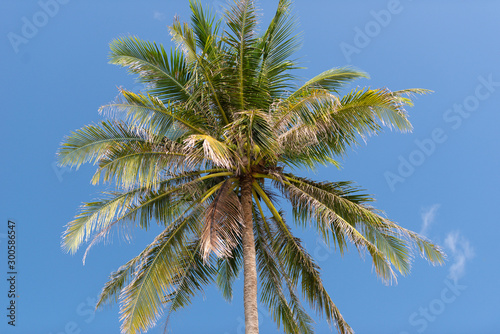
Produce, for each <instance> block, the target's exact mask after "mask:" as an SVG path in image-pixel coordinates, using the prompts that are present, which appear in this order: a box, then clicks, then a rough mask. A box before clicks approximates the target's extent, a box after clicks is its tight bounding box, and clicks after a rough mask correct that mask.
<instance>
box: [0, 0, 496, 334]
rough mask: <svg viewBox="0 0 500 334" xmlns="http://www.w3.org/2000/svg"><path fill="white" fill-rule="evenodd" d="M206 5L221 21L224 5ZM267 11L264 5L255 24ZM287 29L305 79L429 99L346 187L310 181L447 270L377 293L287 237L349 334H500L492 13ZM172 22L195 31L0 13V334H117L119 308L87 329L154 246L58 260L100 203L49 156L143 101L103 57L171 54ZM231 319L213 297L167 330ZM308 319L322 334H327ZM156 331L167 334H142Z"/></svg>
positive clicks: (62, 10) (89, 13) (124, 5)
mask: <svg viewBox="0 0 500 334" xmlns="http://www.w3.org/2000/svg"><path fill="white" fill-rule="evenodd" d="M204 2H205V3H207V4H210V5H212V6H213V7H214V8H215V9H217V10H219V9H220V8H221V5H222V4H223V3H224V2H223V1H209V0H207V1H204ZM276 3H277V1H274V0H273V1H265V3H264V1H261V2H260V3H259V5H260V7H261V8H262V11H261V14H262V20H263V21H264V22H268V20H269V18H270V16H271V15H272V13H273V11H274V8H275V6H276ZM49 4H52V5H49ZM54 4H56V5H54ZM295 12H296V13H297V16H298V19H299V22H300V25H299V26H300V28H299V29H300V30H302V31H303V39H304V43H303V48H302V49H301V51H300V52H299V56H300V59H301V61H302V63H303V65H304V66H306V67H307V69H306V70H303V71H302V72H301V73H300V75H301V76H303V77H304V78H305V79H306V78H310V77H312V76H314V75H315V74H317V73H319V72H321V71H323V70H326V69H329V68H331V67H337V66H344V65H352V66H355V67H357V68H360V69H363V70H364V71H366V72H368V73H369V74H370V75H371V79H369V80H368V79H367V80H359V81H358V82H356V83H355V85H359V86H370V87H388V88H389V89H392V90H398V89H404V88H413V87H419V88H427V89H431V90H433V91H434V93H433V94H431V95H426V96H421V97H419V98H418V99H417V100H416V103H415V107H413V108H411V109H410V110H409V112H410V115H411V121H412V123H413V125H414V131H413V132H412V133H410V134H400V133H396V132H390V131H386V132H385V133H384V134H382V135H380V136H379V137H374V138H370V139H369V140H368V142H367V145H366V146H360V147H358V148H356V149H355V150H353V151H352V152H351V153H350V154H349V155H348V157H346V159H345V160H344V161H343V167H342V169H341V170H337V169H335V168H333V167H330V168H322V169H319V170H318V171H316V172H315V174H314V175H312V177H314V178H315V179H318V180H332V181H337V180H355V181H357V182H358V183H359V184H360V185H361V186H362V187H364V188H365V189H367V190H368V192H369V193H372V194H374V195H375V196H376V198H377V199H378V201H377V203H376V206H377V208H380V209H383V210H384V211H385V212H386V213H387V215H388V216H389V217H390V218H391V219H393V220H395V221H397V222H399V223H400V224H402V225H403V226H405V227H407V228H410V229H412V230H414V231H417V232H421V233H423V234H425V235H426V236H428V237H429V238H431V239H432V240H433V241H435V242H436V243H438V244H440V245H441V246H442V247H443V248H444V249H445V251H446V252H447V254H448V260H447V264H446V266H442V267H433V266H431V265H429V264H428V263H427V262H426V261H425V260H422V259H420V258H416V259H415V262H414V266H413V268H412V273H411V275H410V276H408V277H399V280H398V284H397V285H392V286H386V285H384V284H383V283H382V282H381V281H380V280H379V279H377V278H376V276H375V274H374V272H372V269H371V264H370V261H369V259H368V258H367V259H366V260H363V259H362V258H360V257H359V256H358V254H357V253H356V251H355V249H354V248H353V247H351V251H350V253H349V254H347V255H346V256H344V257H343V258H341V257H340V256H339V255H338V254H337V253H335V252H332V251H328V250H327V249H326V248H325V247H324V246H323V245H322V244H321V243H320V242H318V241H317V238H316V236H315V235H314V234H312V233H310V232H308V231H301V230H299V229H298V228H297V229H296V233H297V234H298V235H300V236H301V237H302V238H303V240H304V242H305V243H306V245H307V248H308V249H309V251H310V252H311V253H312V254H314V255H315V256H316V258H317V260H318V263H319V264H320V265H321V267H322V268H323V279H324V282H325V285H326V286H327V288H328V290H329V292H330V294H331V296H332V297H333V299H334V301H335V302H336V304H337V306H338V307H339V308H340V310H341V312H342V313H343V315H344V317H345V318H346V319H347V321H348V322H349V323H350V325H351V326H352V327H353V328H354V330H355V331H356V332H357V333H396V334H405V333H408V334H410V333H411V334H413V333H429V334H430V333H455V334H460V333H464V334H465V333H484V334H487V333H498V332H499V331H500V325H499V324H498V320H495V319H498V314H497V313H498V310H499V309H500V305H499V303H500V302H499V300H500V299H499V297H500V294H499V292H498V289H497V283H498V277H499V276H500V269H499V260H498V256H499V255H500V254H499V253H500V252H499V248H498V242H497V235H498V234H499V232H500V227H499V224H498V223H499V221H498V219H499V218H498V214H496V213H495V212H496V209H497V208H498V203H497V202H498V199H497V196H498V191H497V189H499V186H500V182H499V177H498V170H499V167H500V150H499V149H498V143H499V142H500V131H498V124H500V114H499V113H498V108H499V107H498V106H499V105H500V62H499V59H500V39H499V38H498V32H499V31H500V20H498V13H500V3H499V2H497V1H474V2H472V1H444V0H443V1H439V2H437V1H423V0H421V1H416V0H415V1H411V0H400V1H392V0H391V1H349V2H347V1H326V0H325V1H316V0H314V1H302V0H299V1H296V4H295ZM174 15H179V16H180V17H181V19H183V20H188V18H189V13H188V5H187V1H175V2H174V1H156V0H149V1H144V2H139V1H120V2H118V1H102V2H97V1H95V2H83V1H75V0H64V1H63V0H58V1H56V0H41V1H28V0H26V1H22V2H21V1H14V0H4V1H2V2H1V3H0V21H1V22H2V24H1V26H0V59H1V60H2V61H1V62H0V73H1V74H2V75H1V76H0V88H1V89H0V91H1V96H2V108H1V110H2V122H1V125H0V126H1V131H0V133H1V136H2V142H3V143H4V144H3V145H2V146H1V156H2V163H1V164H0V182H1V183H0V184H1V190H2V191H1V195H0V196H1V200H0V214H1V220H0V268H1V269H0V276H1V277H2V279H1V280H0V296H1V297H0V309H1V310H2V311H1V314H0V319H2V320H0V332H1V333H17V334H21V333H22V334H24V333H27V334H28V333H39V334H60V333H67V334H70V333H94V334H100V333H119V320H118V318H119V314H118V307H116V306H114V307H110V308H107V309H104V310H102V311H99V312H97V313H95V314H94V313H93V311H92V310H93V304H94V303H95V297H96V296H97V294H98V292H99V291H100V289H101V288H102V286H103V284H104V283H105V282H106V280H107V277H108V275H109V273H110V272H111V271H113V270H115V269H116V268H118V267H119V266H120V265H121V264H123V263H125V262H126V261H127V260H128V259H130V258H131V257H132V256H133V255H135V254H137V252H138V251H139V250H141V249H142V247H144V246H145V245H146V244H147V243H149V242H150V241H151V240H152V239H153V237H154V233H155V232H157V231H155V230H152V231H148V232H144V231H137V232H136V233H135V238H134V241H132V242H131V243H127V242H125V241H120V240H118V239H116V240H114V242H113V244H111V245H100V246H98V247H95V249H93V250H92V251H91V253H90V255H89V257H88V258H87V263H86V265H85V266H83V265H82V261H81V259H82V255H83V252H79V253H78V254H77V255H75V256H70V255H68V254H65V253H64V252H63V251H62V250H61V248H60V236H61V233H62V232H63V230H64V225H65V224H66V223H67V222H68V221H70V220H71V219H72V218H73V216H74V214H75V213H76V212H77V208H78V206H79V204H80V203H81V202H82V201H88V200H90V199H92V198H93V197H94V196H95V195H97V193H98V192H99V188H96V187H93V186H91V185H90V184H89V180H90V176H91V175H92V172H93V168H92V167H91V166H84V167H83V168H81V169H80V170H79V171H75V170H69V169H66V168H59V167H57V165H56V164H55V161H56V158H55V152H56V150H57V148H58V145H59V143H60V142H61V141H62V139H63V137H64V136H65V135H67V134H69V132H70V131H72V130H75V129H77V128H80V127H81V126H83V125H85V124H89V123H92V122H96V121H98V120H99V119H100V116H99V115H98V113H97V109H98V108H99V106H101V105H103V104H105V103H107V102H109V101H111V100H113V99H114V97H115V96H116V94H117V87H119V86H123V87H126V88H128V89H135V90H137V89H139V86H138V84H137V83H135V82H134V78H133V77H132V76H129V75H127V73H126V71H125V70H124V69H121V68H118V67H116V66H112V65H109V64H107V54H108V44H109V42H110V41H111V40H112V39H113V38H116V37H119V36H122V35H128V34H134V35H137V36H139V37H141V38H143V39H147V40H154V41H156V42H161V43H164V44H165V45H167V46H170V45H171V42H170V38H169V36H168V32H167V29H166V27H167V25H168V24H170V23H171V22H172V18H173V16H174ZM8 219H11V220H14V221H15V222H16V224H17V243H18V253H17V260H18V265H17V266H18V267H17V271H18V275H17V295H18V298H17V322H16V327H15V328H12V327H11V326H9V325H7V317H6V314H7V310H6V307H7V306H8V302H9V299H8V298H7V296H6V295H7V293H6V292H7V291H8V285H7V279H6V278H7V263H6V261H7V249H6V247H7V239H6V234H7V220H8ZM241 288H242V282H241V280H239V281H237V283H236V289H237V290H238V291H240V290H241ZM242 319H243V310H242V295H241V292H239V293H237V294H235V297H234V300H233V302H232V303H231V304H227V303H225V302H224V301H223V299H222V297H221V296H220V293H219V292H218V291H217V290H216V289H215V288H209V289H207V290H206V293H205V296H204V297H203V296H200V298H197V299H196V300H195V301H194V303H193V305H192V306H190V307H189V308H187V309H185V310H182V311H180V312H179V313H177V314H175V315H174V316H173V317H172V319H171V323H170V329H171V330H172V332H173V333H196V332H198V333H199V332H203V333H220V334H239V333H241V330H242ZM315 319H316V321H317V325H316V329H317V332H318V333H327V332H329V329H328V325H327V324H326V322H325V321H324V320H322V319H320V318H317V317H316V318H315ZM260 320H261V332H263V333H264V332H265V333H275V332H276V333H278V332H277V331H276V327H275V325H274V324H273V322H272V320H271V318H270V317H269V315H268V314H267V313H266V312H265V310H264V309H262V312H261V314H260ZM162 330H163V322H162V321H160V322H159V324H158V326H157V327H156V328H155V329H153V330H151V331H150V333H161V332H162Z"/></svg>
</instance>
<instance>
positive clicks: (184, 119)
mask: <svg viewBox="0 0 500 334" xmlns="http://www.w3.org/2000/svg"><path fill="white" fill-rule="evenodd" d="M290 6H291V3H290V1H288V0H280V1H279V4H278V9H277V11H276V14H275V15H274V18H273V19H272V21H271V23H270V24H269V26H268V27H267V29H265V31H264V33H263V34H260V35H259V34H257V32H256V31H257V23H258V20H257V17H256V11H255V6H254V4H253V1H251V0H239V1H235V2H234V4H232V5H231V6H230V7H229V8H228V9H227V11H226V13H225V15H224V18H223V19H221V20H218V19H216V18H215V17H214V16H213V15H212V14H211V13H210V12H209V11H207V10H204V9H203V8H202V7H201V5H200V4H199V3H198V2H197V1H196V0H192V1H191V2H190V7H191V10H192V16H191V24H190V25H188V24H186V23H181V22H180V21H179V20H178V19H177V18H176V19H175V20H174V22H173V25H172V26H171V27H170V33H171V35H172V39H173V40H174V41H175V43H176V47H175V48H173V49H172V50H170V51H166V50H165V49H164V47H163V46H162V45H159V44H156V43H151V42H147V41H143V40H141V39H139V38H137V37H123V38H120V39H117V40H115V41H113V42H112V43H111V55H110V59H111V63H113V64H118V65H121V66H123V67H126V68H128V70H129V71H130V72H131V73H133V74H136V75H138V77H139V79H140V80H141V81H142V82H143V83H144V84H145V87H146V88H145V92H144V93H134V92H131V91H127V90H124V89H122V90H120V97H119V98H118V100H117V101H115V102H113V103H111V104H108V105H105V106H103V107H102V108H101V112H102V113H103V114H104V115H106V116H107V120H106V121H103V122H101V123H99V124H95V125H89V126H85V127H83V128H82V129H80V130H77V131H75V132H73V133H72V134H71V135H70V136H69V137H68V138H66V139H65V141H64V142H63V144H62V146H61V148H60V150H59V157H60V162H61V164H63V165H70V166H76V167H78V166H80V165H81V164H82V163H86V162H93V163H96V164H97V165H98V168H97V171H96V173H95V175H94V176H93V178H92V182H93V183H94V184H97V183H99V182H109V183H114V184H115V185H116V188H115V189H116V190H115V191H113V192H107V193H103V197H102V198H101V199H99V200H96V201H94V202H90V203H84V204H83V205H82V208H81V212H80V213H79V214H78V215H77V216H76V218H75V219H74V220H73V221H71V222H70V223H69V224H68V225H67V229H66V232H65V234H64V236H63V247H64V248H65V249H66V250H68V251H70V252H71V253H74V252H76V251H77V249H78V248H79V246H80V245H81V244H82V243H84V241H88V240H89V239H90V237H92V238H91V240H90V244H89V247H90V246H92V245H94V244H96V243H97V242H99V241H101V240H104V239H105V238H106V237H107V236H108V234H109V233H110V231H113V230H114V229H123V228H126V227H129V226H130V225H136V226H139V227H141V228H148V226H149V225H150V224H152V223H155V224H159V225H160V226H162V227H163V228H164V230H163V231H162V232H161V233H160V234H159V235H158V236H156V238H155V239H154V241H153V242H152V243H151V244H150V245H149V246H147V247H146V249H144V250H143V251H142V252H141V253H140V254H139V255H137V256H136V257H134V258H133V259H131V260H130V261H129V262H127V263H126V264H124V265H123V266H121V267H120V268H119V269H118V270H117V271H115V272H113V273H112V274H111V276H110V280H109V281H108V283H106V285H105V286H104V288H103V290H102V293H101V295H100V298H99V302H98V305H97V307H100V306H102V305H104V304H106V303H109V302H117V301H119V302H120V312H121V319H122V332H123V333H137V332H140V331H146V330H147V329H148V328H150V327H151V326H153V325H154V324H155V322H156V321H157V320H158V319H159V318H160V317H161V316H162V315H163V314H164V311H165V310H167V312H168V313H170V312H173V311H175V310H177V309H179V308H181V307H184V306H186V305H188V304H189V303H190V300H191V299H192V297H193V296H195V295H196V294H197V293H198V292H199V291H201V290H202V289H203V287H204V286H206V285H207V284H210V283H215V284H216V285H217V286H218V287H219V288H220V290H221V291H222V294H223V295H224V297H225V298H227V299H228V300H230V299H231V298H232V284H233V282H234V281H235V279H236V278H237V277H238V276H239V273H240V271H241V270H242V269H243V275H244V286H245V291H244V305H245V323H246V331H247V333H258V317H257V292H258V290H259V291H260V300H261V302H262V303H264V304H266V305H267V306H268V307H269V310H270V312H271V314H272V317H273V319H274V320H275V321H276V323H277V324H278V326H282V328H283V330H284V331H285V332H286V333H312V332H313V328H312V319H311V318H310V317H309V315H308V314H307V313H306V312H305V310H304V308H303V307H302V304H301V302H302V301H304V300H305V301H307V302H308V303H309V304H310V306H311V307H312V308H313V309H315V310H316V311H317V312H318V313H320V314H322V315H324V316H325V317H326V319H327V320H328V321H329V322H330V323H332V324H334V325H335V326H337V328H338V330H339V332H340V333H351V332H352V330H351V328H350V327H349V325H348V324H347V323H346V322H345V321H344V319H343V318H342V316H341V314H340V312H339V311H338V309H337V307H336V306H335V304H334V303H333V301H332V300H331V298H330V296H329V295H328V293H327V292H326V290H325V288H324V286H323V283H322V281H321V277H320V273H319V267H318V265H317V264H316V263H315V261H314V260H313V259H312V258H311V256H310V255H309V254H308V253H307V251H306V249H305V248H304V247H303V246H302V245H301V241H300V239H298V238H297V237H295V236H294V235H293V234H292V230H291V228H290V226H289V225H287V223H286V222H285V220H284V216H283V212H282V211H281V210H280V209H279V208H278V204H279V201H278V196H280V197H281V198H282V199H285V200H288V201H289V202H290V203H291V205H292V207H293V210H292V214H293V220H294V222H295V224H297V225H299V226H306V225H307V226H309V225H310V226H311V227H313V228H314V229H315V230H317V232H318V233H319V235H320V236H321V237H322V238H324V240H325V241H326V242H327V243H329V244H332V243H333V244H334V245H335V246H336V247H338V249H339V250H340V252H341V253H342V252H343V251H344V249H345V247H346V246H347V244H348V243H352V244H354V245H355V246H356V247H357V249H358V250H360V251H364V250H366V251H367V252H368V253H369V254H370V256H371V258H372V260H373V265H374V268H375V271H376V273H377V274H378V275H379V276H380V277H382V278H383V279H384V280H391V279H392V278H394V277H395V273H394V270H397V271H399V272H401V273H402V274H406V273H408V271H409V269H410V259H411V252H412V249H416V250H417V251H418V252H419V253H421V254H422V255H423V256H425V257H426V258H428V259H429V260H430V261H431V262H433V263H441V262H442V260H443V254H442V253H441V251H440V250H439V248H437V247H436V246H434V245H433V244H431V243H429V242H428V241H426V240H424V239H423V238H421V237H420V236H418V235H417V234H416V233H413V232H411V231H409V230H407V229H404V228H403V227H401V226H399V225H397V224H396V223H394V222H392V221H390V220H388V219H387V218H385V217H383V216H382V215H381V213H380V212H379V211H377V210H376V209H374V208H373V207H372V206H370V203H371V202H372V201H373V199H372V198H371V197H370V196H369V195H366V194H364V193H363V192H362V191H361V190H360V189H359V188H358V187H357V186H356V185H355V184H353V183H351V182H317V181H313V180H310V179H307V178H304V177H301V176H298V175H296V174H294V173H293V171H296V170H297V169H300V168H304V167H305V168H315V167H316V166H317V165H318V164H323V165H326V164H334V165H338V163H337V159H338V158H339V157H342V156H343V155H344V154H345V153H346V152H347V150H348V149H349V148H351V147H352V146H355V145H357V144H358V141H359V140H360V139H362V138H364V137H366V136H369V135H373V134H377V133H379V132H380V131H381V130H382V127H383V126H386V127H389V128H395V129H397V130H401V131H407V130H410V129H411V125H410V123H409V121H408V118H407V114H406V112H405V109H404V108H405V106H407V105H410V104H411V100H410V97H411V95H412V94H420V93H424V92H425V90H420V89H410V90H402V91H390V90H388V89H354V90H352V91H351V92H350V93H348V94H347V95H345V96H339V90H340V89H341V88H342V87H343V86H344V85H345V84H347V83H349V82H351V81H352V80H354V79H357V78H360V77H366V76H367V75H366V74H365V73H363V72H360V71H357V70H354V69H352V68H334V69H330V70H327V71H325V72H323V73H321V74H320V75H318V76H316V77H314V78H312V79H311V80H309V81H307V82H305V83H304V84H302V85H300V86H298V88H297V86H296V82H297V80H296V79H295V77H294V76H293V75H292V70H294V69H297V68H298V67H297V64H296V62H295V61H293V60H291V56H292V55H293V54H294V52H295V51H296V50H297V48H298V46H299V45H298V40H297V35H296V34H295V20H294V18H293V17H292V16H291V14H290ZM297 290H301V294H300V293H299V292H298V291H297Z"/></svg>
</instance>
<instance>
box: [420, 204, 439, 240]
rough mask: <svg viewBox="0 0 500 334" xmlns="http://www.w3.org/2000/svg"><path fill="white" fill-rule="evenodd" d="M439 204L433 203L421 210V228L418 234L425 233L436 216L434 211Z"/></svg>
mask: <svg viewBox="0 0 500 334" xmlns="http://www.w3.org/2000/svg"><path fill="white" fill-rule="evenodd" d="M440 206H441V204H434V205H433V206H431V207H430V208H427V209H424V210H422V215H421V216H422V229H421V230H420V234H422V235H426V233H427V231H428V230H429V227H430V226H431V224H432V223H433V222H434V219H435V218H436V212H437V210H438V209H439V207H440Z"/></svg>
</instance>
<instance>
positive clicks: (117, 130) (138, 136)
mask: <svg viewBox="0 0 500 334" xmlns="http://www.w3.org/2000/svg"><path fill="white" fill-rule="evenodd" d="M152 142H153V143H154V142H158V139H157V137H155V136H153V135H151V134H150V133H148V132H147V131H145V130H139V129H138V128H134V127H131V126H130V125H128V124H125V123H123V122H120V121H112V120H109V121H103V122H101V124H99V125H87V126H85V127H83V128H81V129H79V130H76V131H75V132H72V133H71V135H70V136H68V137H67V138H65V141H64V142H63V143H62V144H61V148H60V149H59V152H58V157H59V163H60V164H61V165H62V166H76V167H77V168H78V167H80V165H81V164H83V163H86V162H94V163H95V162H96V161H99V160H100V159H102V158H104V157H106V155H107V154H108V152H109V150H110V149H111V148H114V147H115V146H119V145H123V144H132V143H137V144H139V143H142V144H145V143H152Z"/></svg>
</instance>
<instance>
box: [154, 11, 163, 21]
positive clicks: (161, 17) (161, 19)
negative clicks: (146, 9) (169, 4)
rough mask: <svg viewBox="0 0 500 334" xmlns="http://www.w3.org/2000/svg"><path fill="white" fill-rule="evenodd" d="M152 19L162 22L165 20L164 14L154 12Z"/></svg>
mask: <svg viewBox="0 0 500 334" xmlns="http://www.w3.org/2000/svg"><path fill="white" fill-rule="evenodd" d="M153 18H154V19H155V20H158V21H163V20H165V14H164V13H162V12H159V11H157V10H155V11H154V13H153Z"/></svg>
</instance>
